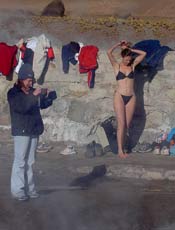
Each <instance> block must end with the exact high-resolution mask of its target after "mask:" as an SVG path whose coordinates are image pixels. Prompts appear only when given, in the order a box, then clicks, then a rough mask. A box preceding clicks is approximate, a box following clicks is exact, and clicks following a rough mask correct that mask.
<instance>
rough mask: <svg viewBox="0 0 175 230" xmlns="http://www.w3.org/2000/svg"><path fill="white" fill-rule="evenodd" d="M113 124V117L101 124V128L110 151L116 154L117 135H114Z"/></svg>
mask: <svg viewBox="0 0 175 230" xmlns="http://www.w3.org/2000/svg"><path fill="white" fill-rule="evenodd" d="M114 122H115V117H110V118H108V119H107V120H105V121H104V122H102V123H101V127H103V129H104V131H105V133H106V136H107V138H108V141H109V145H110V148H111V151H112V152H113V153H115V154H117V152H118V147H117V141H116V139H117V134H116V128H115V127H114V126H113V123H114Z"/></svg>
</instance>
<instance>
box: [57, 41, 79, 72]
mask: <svg viewBox="0 0 175 230" xmlns="http://www.w3.org/2000/svg"><path fill="white" fill-rule="evenodd" d="M79 50H80V45H79V44H78V43H77V42H70V43H69V44H67V45H64V46H63V47H62V52H61V58H62V64H63V71H64V73H68V72H69V63H72V64H73V65H76V64H77V60H76V59H75V54H76V53H79Z"/></svg>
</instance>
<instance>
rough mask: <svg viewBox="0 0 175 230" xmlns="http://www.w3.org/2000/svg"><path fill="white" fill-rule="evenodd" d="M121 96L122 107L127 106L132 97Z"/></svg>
mask: <svg viewBox="0 0 175 230" xmlns="http://www.w3.org/2000/svg"><path fill="white" fill-rule="evenodd" d="M121 96H122V99H123V102H124V105H127V104H128V102H129V101H130V99H131V98H132V96H133V95H131V96H125V95H122V94H121Z"/></svg>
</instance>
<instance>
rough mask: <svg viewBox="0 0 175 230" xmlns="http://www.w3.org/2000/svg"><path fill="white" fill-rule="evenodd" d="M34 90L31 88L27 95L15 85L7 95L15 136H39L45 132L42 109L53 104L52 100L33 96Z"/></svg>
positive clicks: (12, 129)
mask: <svg viewBox="0 0 175 230" xmlns="http://www.w3.org/2000/svg"><path fill="white" fill-rule="evenodd" d="M34 90H35V89H34V88H31V90H30V92H29V94H25V93H24V92H23V91H22V90H21V89H20V87H19V86H18V85H17V84H15V85H14V86H13V88H11V89H10V90H9V91H8V93H7V99H8V102H9V106H10V115H11V131H12V135H13V136H32V135H34V136H35V135H36V136H38V135H41V134H42V133H43V131H44V125H43V121H42V118H41V114H40V108H41V109H43V108H47V107H48V106H50V105H51V104H52V100H51V99H48V98H46V97H44V96H43V97H41V99H40V100H39V97H38V96H34V95H33V91H34ZM39 101H40V103H39ZM39 104H40V106H39Z"/></svg>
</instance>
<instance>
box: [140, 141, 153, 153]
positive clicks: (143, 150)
mask: <svg viewBox="0 0 175 230" xmlns="http://www.w3.org/2000/svg"><path fill="white" fill-rule="evenodd" d="M151 151H152V147H151V145H150V144H149V143H142V144H140V146H139V149H138V152H139V153H149V152H151Z"/></svg>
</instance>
